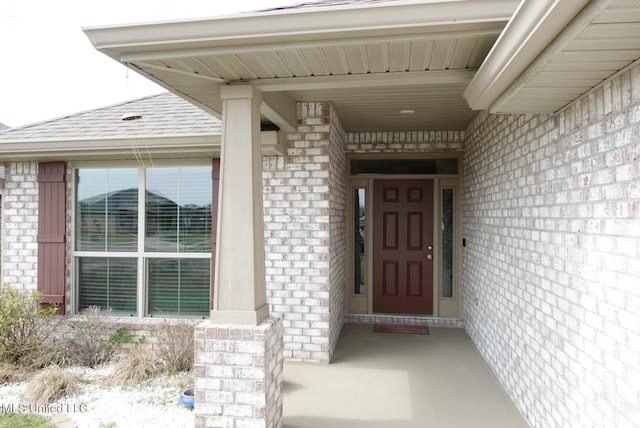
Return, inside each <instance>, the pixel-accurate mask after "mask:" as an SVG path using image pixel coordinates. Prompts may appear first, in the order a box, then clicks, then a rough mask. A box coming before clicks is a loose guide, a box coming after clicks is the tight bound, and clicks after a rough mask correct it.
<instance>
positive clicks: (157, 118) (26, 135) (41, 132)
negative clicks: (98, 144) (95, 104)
mask: <svg viewBox="0 0 640 428" xmlns="http://www.w3.org/2000/svg"><path fill="white" fill-rule="evenodd" d="M125 115H140V116H142V117H141V118H140V119H139V120H132V121H123V120H121V119H122V117H123V116H125ZM221 132H222V123H221V122H220V121H219V120H218V119H216V118H215V117H213V116H211V115H210V114H209V113H207V112H205V111H203V110H202V109H200V108H198V107H196V106H194V105H193V104H191V103H189V102H187V101H185V100H183V99H182V98H180V97H178V96H177V95H174V94H172V93H162V94H158V95H151V96H147V97H144V98H139V99H135V100H131V101H126V102H123V103H119V104H116V105H112V106H108V107H102V108H97V109H95V110H88V111H84V112H80V113H75V114H71V115H68V116H63V117H60V118H56V119H51V120H47V121H44V122H39V123H34V124H31V125H25V126H22V127H18V128H11V129H7V130H4V131H0V141H6V142H15V141H22V140H25V141H26V140H65V139H78V138H82V139H100V138H112V137H121V136H122V137H125V136H126V137H135V136H160V135H163V136H164V135H166V136H170V135H171V136H180V135H199V134H220V133H221Z"/></svg>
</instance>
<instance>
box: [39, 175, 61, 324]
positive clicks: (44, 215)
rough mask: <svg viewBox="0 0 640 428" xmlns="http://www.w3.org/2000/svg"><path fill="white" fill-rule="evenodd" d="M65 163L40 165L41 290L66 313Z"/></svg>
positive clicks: (49, 301)
mask: <svg viewBox="0 0 640 428" xmlns="http://www.w3.org/2000/svg"><path fill="white" fill-rule="evenodd" d="M65 181H66V173H65V163H64V162H40V163H39V164H38V195H39V196H38V291H40V292H41V293H42V295H43V303H55V304H57V305H58V313H59V314H61V315H62V314H64V312H65V307H64V306H65V277H66V275H65V270H66V247H65V245H66V244H65V242H66V232H67V221H66V206H67V186H66V182H65Z"/></svg>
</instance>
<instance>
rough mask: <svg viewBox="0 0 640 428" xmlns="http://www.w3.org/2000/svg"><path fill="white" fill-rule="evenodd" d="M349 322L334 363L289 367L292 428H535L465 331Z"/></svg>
mask: <svg viewBox="0 0 640 428" xmlns="http://www.w3.org/2000/svg"><path fill="white" fill-rule="evenodd" d="M429 330H430V334H429V335H427V336H422V335H409V334H391V333H374V332H373V325H371V324H345V326H344V327H343V329H342V333H341V335H340V339H339V341H338V346H337V348H336V351H335V353H334V357H333V361H332V363H331V364H329V365H321V364H310V363H301V362H294V361H288V362H286V363H285V367H284V378H285V382H284V426H285V427H286V428H293V427H323V428H326V427H336V428H341V427H345V428H346V427H362V428H369V427H371V428H374V427H375V428H382V427H394V428H404V427H420V428H445V427H446V428H457V427H459V428H468V427H474V428H481V427H491V428H501V427H504V428H519V427H523V428H524V427H528V425H527V423H526V422H525V421H524V419H523V418H522V416H521V415H520V413H519V412H518V410H517V409H516V407H515V406H514V404H513V403H512V401H511V399H510V398H509V397H508V396H507V394H506V392H505V391H504V389H503V388H502V386H501V385H500V383H499V382H498V380H497V379H496V377H495V376H494V374H493V373H492V371H491V369H490V368H489V366H488V365H487V364H486V363H485V361H484V360H483V359H482V357H481V356H480V353H479V352H478V351H477V349H476V348H475V346H474V345H473V343H472V342H471V339H469V337H468V336H467V334H466V332H465V331H464V330H462V329H453V328H433V327H430V328H429Z"/></svg>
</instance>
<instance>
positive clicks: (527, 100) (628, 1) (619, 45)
mask: <svg viewBox="0 0 640 428" xmlns="http://www.w3.org/2000/svg"><path fill="white" fill-rule="evenodd" d="M639 24H640V2H638V1H637V0H613V1H606V0H592V1H591V2H589V4H588V5H587V6H585V8H584V9H582V11H581V12H580V13H579V14H578V15H577V16H576V17H575V18H574V19H573V20H572V21H571V22H570V23H569V24H568V25H567V27H566V28H565V29H564V31H563V32H562V33H560V34H559V35H558V36H557V37H556V38H555V39H554V40H553V41H552V42H551V44H549V46H548V47H547V48H546V49H545V50H544V51H543V52H542V53H541V54H540V55H539V56H538V57H537V58H536V59H535V60H534V61H533V62H532V64H531V65H530V66H529V68H528V69H527V70H525V71H524V72H523V73H522V74H521V75H520V76H519V77H518V78H517V79H516V80H515V81H514V82H513V84H512V85H511V86H510V87H509V88H508V89H507V91H505V92H504V93H503V94H502V95H501V96H500V97H498V98H497V99H496V100H495V102H494V103H493V104H492V105H491V108H490V111H492V112H495V113H525V112H526V113H554V112H557V111H558V110H561V109H562V108H563V107H565V106H567V105H568V104H570V103H571V102H572V101H574V100H576V99H577V98H579V97H580V96H582V95H584V94H587V93H589V92H590V91H591V90H592V89H593V88H595V87H598V86H599V85H601V84H602V83H603V82H604V81H605V80H607V79H609V78H610V77H612V76H613V75H615V74H616V73H618V72H619V71H621V70H624V69H625V68H627V67H629V66H632V65H633V64H635V63H637V61H638V60H639V59H640V25H639Z"/></svg>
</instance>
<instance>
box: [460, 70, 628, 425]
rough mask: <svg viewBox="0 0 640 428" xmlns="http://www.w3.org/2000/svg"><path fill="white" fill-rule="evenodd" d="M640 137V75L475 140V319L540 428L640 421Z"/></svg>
mask: <svg viewBox="0 0 640 428" xmlns="http://www.w3.org/2000/svg"><path fill="white" fill-rule="evenodd" d="M639 132H640V68H638V67H636V68H635V69H633V70H631V71H629V72H626V73H624V74H622V75H621V76H619V77H617V78H615V79H613V80H612V81H609V82H607V83H605V84H604V85H603V86H602V87H600V88H599V89H597V90H596V91H595V92H593V93H591V94H590V95H589V96H588V97H586V98H584V99H583V100H580V101H577V102H575V103H574V104H573V105H571V106H570V107H569V108H568V109H566V110H565V111H563V112H562V113H560V114H559V115H557V116H551V115H487V114H481V115H479V117H478V118H477V119H476V120H475V121H474V122H473V123H472V124H471V125H470V126H469V129H468V130H467V141H466V147H465V162H464V164H465V167H464V221H463V223H464V231H463V232H464V237H465V238H466V240H467V247H466V248H465V249H464V267H463V286H464V322H465V326H466V329H467V331H468V332H469V334H470V336H471V337H472V339H473V341H474V342H475V343H476V345H477V346H478V348H479V350H480V352H481V353H482V355H483V356H484V357H485V359H486V360H487V361H488V362H489V364H490V365H491V367H492V368H493V370H494V371H495V372H496V374H497V376H498V377H499V379H500V381H501V382H502V383H503V385H504V386H505V387H506V389H507V391H508V392H509V394H510V395H511V397H512V398H513V400H514V401H515V403H516V404H517V406H518V407H519V408H520V410H521V411H522V412H523V414H524V415H525V417H526V419H527V420H528V421H529V423H530V424H531V425H532V426H534V427H558V426H564V427H604V426H611V427H613V426H615V427H618V428H620V427H631V426H638V424H640V414H639V413H640V392H639V391H640V263H639V259H640V180H639V179H640V142H639ZM634 415H635V416H634ZM633 418H635V422H633Z"/></svg>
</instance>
